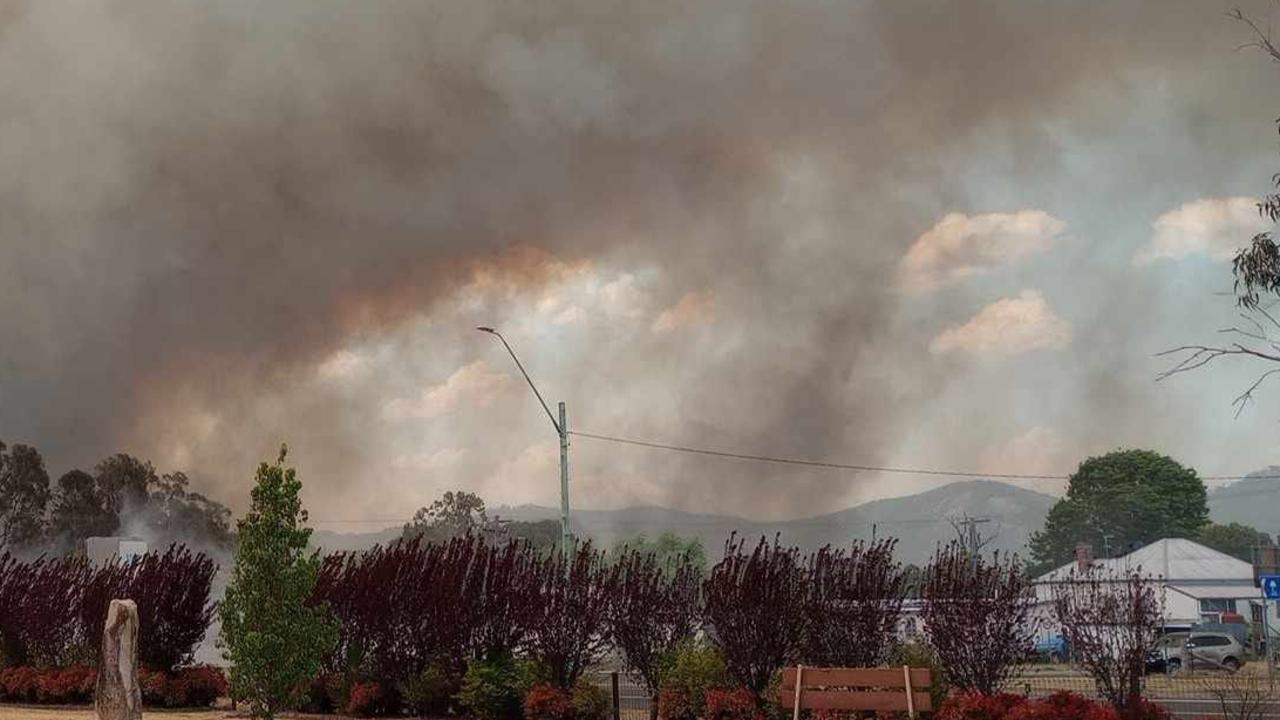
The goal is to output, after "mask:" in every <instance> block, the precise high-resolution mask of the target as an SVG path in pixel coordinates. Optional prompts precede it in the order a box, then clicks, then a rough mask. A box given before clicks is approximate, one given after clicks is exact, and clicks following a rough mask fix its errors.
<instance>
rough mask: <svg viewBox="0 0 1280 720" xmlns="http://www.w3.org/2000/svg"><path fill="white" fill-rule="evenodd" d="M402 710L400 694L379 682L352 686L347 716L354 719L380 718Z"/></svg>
mask: <svg viewBox="0 0 1280 720" xmlns="http://www.w3.org/2000/svg"><path fill="white" fill-rule="evenodd" d="M399 710H400V698H399V696H398V694H397V693H396V692H395V691H394V690H392V689H391V688H388V687H387V686H386V685H383V684H382V683H379V682H362V683H356V684H355V685H352V686H351V697H350V699H348V700H347V714H348V715H351V716H352V717H380V716H383V715H392V714H395V713H398V712H399Z"/></svg>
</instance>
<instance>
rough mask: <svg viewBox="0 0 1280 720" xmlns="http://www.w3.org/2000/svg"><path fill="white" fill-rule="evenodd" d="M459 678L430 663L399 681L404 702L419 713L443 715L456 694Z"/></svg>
mask: <svg viewBox="0 0 1280 720" xmlns="http://www.w3.org/2000/svg"><path fill="white" fill-rule="evenodd" d="M460 684H461V683H460V678H455V677H453V676H451V674H450V673H448V672H447V671H445V670H444V669H443V668H441V667H440V666H439V665H431V666H429V667H428V668H427V669H426V670H423V671H422V672H421V673H418V674H417V675H416V676H414V677H411V678H409V679H408V680H404V681H402V682H401V683H400V685H399V689H400V696H401V698H402V699H403V700H404V704H405V706H406V707H408V708H409V709H410V710H412V711H413V712H415V713H417V714H419V715H444V714H446V713H447V712H448V711H449V706H450V704H451V703H452V700H453V696H454V695H456V694H457V692H458V689H459V686H460Z"/></svg>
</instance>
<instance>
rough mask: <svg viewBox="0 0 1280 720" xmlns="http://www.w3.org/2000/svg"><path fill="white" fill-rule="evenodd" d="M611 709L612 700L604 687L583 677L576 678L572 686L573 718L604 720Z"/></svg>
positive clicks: (578, 719) (579, 719) (575, 719)
mask: <svg viewBox="0 0 1280 720" xmlns="http://www.w3.org/2000/svg"><path fill="white" fill-rule="evenodd" d="M612 710H613V701H612V699H611V698H610V696H609V693H607V692H605V691H604V688H602V687H600V686H599V685H596V684H595V683H593V682H591V681H590V680H588V679H586V678H585V677H582V678H578V682H577V683H576V684H575V685H574V686H573V717H574V720H606V719H607V718H608V717H609V713H610V712H611V711H612Z"/></svg>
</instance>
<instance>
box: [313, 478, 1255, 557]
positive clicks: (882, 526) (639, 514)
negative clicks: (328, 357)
mask: <svg viewBox="0 0 1280 720" xmlns="http://www.w3.org/2000/svg"><path fill="white" fill-rule="evenodd" d="M1269 476H1276V477H1269ZM1056 501H1057V498H1056V497H1054V496H1052V495H1046V494H1044V493H1040V492H1035V491H1033V490H1026V489H1024V488H1020V487H1016V486H1014V485H1010V484H1008V483H1003V482H995V481H992V480H971V481H965V482H956V483H951V484H949V485H944V486H942V487H939V488H935V489H933V490H929V491H926V492H923V493H919V494H917V495H907V496H904V497H896V498H888V499H885V500H874V501H872V502H868V503H864V504H861V505H855V506H854V507H851V508H848V509H845V510H841V511H839V512H834V513H830V514H826V515H818V516H815V517H810V518H803V519H799V520H785V521H777V522H764V521H759V520H749V519H746V518H740V517H734V516H731V515H716V514H711V513H690V512H683V511H680V510H672V509H670V508H661V507H630V508H622V509H619V510H574V512H573V523H574V531H575V532H576V533H577V534H578V535H580V536H582V535H585V536H586V537H589V538H591V539H592V540H593V541H594V542H595V543H596V544H597V545H600V546H603V547H610V546H612V545H613V544H614V543H615V542H617V541H618V540H621V539H626V538H632V537H635V536H636V535H639V534H644V535H646V536H648V537H650V538H653V537H656V536H658V535H660V534H662V533H663V532H666V531H671V532H674V533H676V534H678V535H683V536H686V537H696V538H698V539H699V540H701V541H702V544H703V546H704V547H705V548H706V549H707V554H708V555H709V556H712V557H715V556H718V555H719V553H720V549H721V548H722V547H723V545H724V542H725V540H726V539H727V538H728V537H729V535H730V534H731V533H733V532H737V533H738V535H739V536H742V537H745V538H748V539H752V540H754V539H755V538H758V537H760V536H762V535H763V536H765V537H769V538H772V537H773V536H774V535H775V534H776V535H781V537H782V541H783V542H784V543H787V544H792V545H797V546H799V547H801V548H804V549H807V550H808V549H814V548H817V547H821V546H822V545H825V544H828V543H832V544H846V543H849V542H851V541H853V540H866V539H869V538H871V536H872V532H873V528H874V532H875V534H876V536H878V537H886V536H892V537H896V538H898V557H899V558H900V559H902V560H903V561H905V562H912V563H923V562H925V561H926V560H927V559H928V558H929V555H930V554H931V553H932V552H933V550H934V548H935V547H937V545H938V543H943V542H947V541H949V540H951V539H952V538H954V537H955V531H954V530H953V529H952V527H951V524H950V523H949V522H948V521H947V518H949V517H955V516H961V515H965V514H968V515H972V516H974V517H989V518H991V522H990V523H988V524H985V525H984V526H982V531H983V535H984V537H990V538H992V541H991V543H990V544H989V545H988V546H987V548H988V549H991V550H1000V551H1001V552H1016V553H1019V554H1023V555H1025V554H1026V544H1027V539H1028V538H1029V537H1030V535H1031V533H1033V532H1035V531H1037V530H1039V529H1040V528H1042V527H1043V526H1044V518H1045V515H1046V514H1047V513H1048V512H1049V508H1051V507H1053V504H1054V503H1055V502H1056ZM1276 508H1280V466H1275V467H1271V468H1267V469H1264V470H1259V471H1257V472H1254V473H1251V474H1250V476H1249V477H1248V478H1247V479H1245V480H1241V481H1239V482H1236V483H1233V484H1230V485H1224V486H1222V487H1219V488H1215V489H1214V490H1212V491H1211V492H1210V493H1209V514H1210V517H1212V518H1213V520H1214V521H1215V522H1222V523H1227V522H1239V523H1244V524H1246V525H1251V526H1253V527H1255V528H1257V529H1259V530H1262V531H1264V532H1270V533H1275V532H1277V531H1280V515H1278V514H1277V512H1276ZM490 512H491V514H496V515H498V516H500V517H503V518H506V519H509V520H526V521H532V520H553V519H558V518H559V517H560V511H559V510H558V509H557V508H550V507H542V506H538V505H520V506H517V507H502V506H500V507H495V508H492V509H491V511H490ZM399 535H400V528H399V527H395V528H388V529H386V530H383V531H379V532H376V533H362V534H344V533H334V532H326V531H320V530H317V531H316V532H315V534H314V535H313V538H312V542H313V544H314V545H316V546H318V547H322V548H324V549H325V550H328V551H333V550H356V549H363V548H366V547H369V546H371V545H373V544H375V543H379V542H387V541H388V540H393V539H395V538H396V537H399Z"/></svg>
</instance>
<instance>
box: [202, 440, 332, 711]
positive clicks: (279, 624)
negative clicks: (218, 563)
mask: <svg viewBox="0 0 1280 720" xmlns="http://www.w3.org/2000/svg"><path fill="white" fill-rule="evenodd" d="M285 455H286V449H285V448H284V447H281V449H280V457H279V459H278V460H277V461H276V463H275V464H274V465H268V464H266V463H263V464H262V465H260V466H259V467H258V474H257V479H256V480H257V483H256V485H255V486H254V488H253V502H252V505H251V507H250V509H249V513H248V514H247V515H246V516H245V517H244V518H242V519H241V520H240V521H239V522H238V523H237V530H238V534H239V544H238V545H237V547H236V555H235V564H234V567H233V569H232V576H231V582H230V584H229V585H228V586H227V592H226V597H225V599H224V600H223V601H222V605H221V606H220V608H219V615H220V617H221V619H222V645H223V649H224V655H225V657H226V659H227V660H229V661H230V662H231V673H230V675H231V693H232V697H235V698H237V699H241V700H244V701H246V702H247V704H248V705H249V710H250V712H251V713H252V715H253V717H255V718H274V717H275V715H276V713H277V712H279V711H280V710H282V709H285V708H288V707H290V706H292V705H293V704H294V703H295V702H296V701H297V700H298V696H299V691H300V689H301V688H303V687H305V685H306V683H307V682H308V681H310V680H311V679H312V678H313V677H315V675H316V673H317V672H319V670H320V665H321V661H322V659H323V658H325V657H327V656H328V655H329V653H330V652H332V650H333V647H334V646H335V645H336V644H337V640H338V628H337V625H336V623H334V621H333V619H332V617H331V615H330V614H329V612H328V610H327V609H324V608H316V607H310V606H308V603H307V599H308V598H309V597H310V596H311V592H312V590H313V589H314V588H315V584H316V577H317V574H318V573H319V569H320V559H319V557H318V556H317V555H316V554H314V553H312V554H308V553H307V542H308V541H309V540H310V538H311V530H310V528H307V527H306V521H307V511H306V510H304V509H303V508H302V503H301V501H300V500H299V498H298V492H299V491H300V490H301V489H302V483H301V482H300V481H299V480H298V478H297V475H296V473H295V471H294V469H293V468H290V467H285V464H284V461H285Z"/></svg>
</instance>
